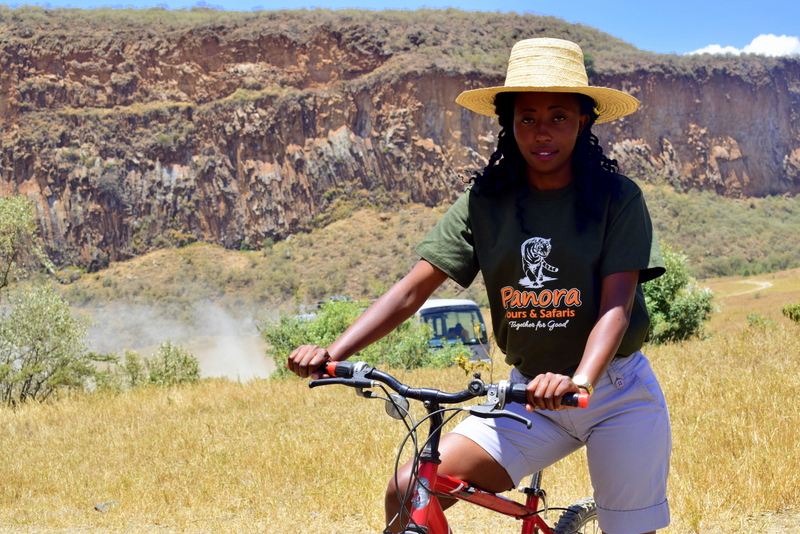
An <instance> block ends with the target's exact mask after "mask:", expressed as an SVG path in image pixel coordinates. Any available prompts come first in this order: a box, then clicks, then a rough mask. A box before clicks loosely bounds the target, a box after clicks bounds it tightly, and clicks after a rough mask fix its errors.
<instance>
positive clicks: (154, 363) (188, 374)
mask: <svg viewBox="0 0 800 534" xmlns="http://www.w3.org/2000/svg"><path fill="white" fill-rule="evenodd" d="M146 365H147V369H148V371H149V374H150V383H151V384H158V385H174V384H182V383H186V382H195V381H197V379H199V378H200V364H199V363H198V361H197V358H195V357H194V356H193V355H192V354H191V353H190V352H189V351H187V350H186V349H184V348H182V347H180V346H176V345H173V344H172V342H171V341H170V340H167V341H165V342H163V343H161V345H159V346H158V350H157V351H156V353H155V354H153V357H152V359H150V360H147V363H146ZM126 366H127V368H126V371H128V372H130V371H132V370H133V369H136V372H137V373H138V370H139V366H138V364H137V363H136V362H134V361H129V360H128V359H127V358H126ZM137 376H139V375H138V374H137Z"/></svg>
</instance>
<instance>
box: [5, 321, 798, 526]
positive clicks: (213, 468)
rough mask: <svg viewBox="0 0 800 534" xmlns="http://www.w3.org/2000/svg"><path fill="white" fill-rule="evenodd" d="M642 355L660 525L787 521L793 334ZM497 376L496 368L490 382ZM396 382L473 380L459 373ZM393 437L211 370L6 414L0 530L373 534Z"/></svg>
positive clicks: (794, 466) (349, 399)
mask: <svg viewBox="0 0 800 534" xmlns="http://www.w3.org/2000/svg"><path fill="white" fill-rule="evenodd" d="M648 352H649V355H650V357H651V360H653V362H654V366H655V368H656V370H657V372H658V374H659V376H660V378H661V381H662V384H663V387H664V390H665V393H666V395H667V397H668V400H669V402H670V408H671V414H672V422H673V431H674V453H673V469H672V475H671V482H670V499H671V503H672V511H673V525H672V526H671V527H670V528H669V529H667V530H666V531H665V532H669V533H684V532H720V533H722V532H724V533H728V532H730V533H734V532H735V533H738V532H767V531H769V532H792V531H793V530H792V528H793V527H792V528H789V529H788V530H766V529H767V527H768V526H769V525H774V524H775V518H776V517H779V518H783V517H791V516H787V515H786V514H783V515H778V516H775V515H765V514H772V513H774V512H778V511H782V510H786V509H787V508H788V509H791V508H792V507H797V506H798V503H800V487H799V486H798V484H797V483H796V480H795V479H796V475H797V473H800V430H798V429H800V411H799V409H798V402H799V401H800V398H798V397H800V395H798V393H797V388H796V387H794V386H793V385H792V380H793V379H792V378H791V375H792V374H793V373H795V372H796V371H795V370H796V369H797V368H798V367H799V366H800V361H798V360H800V328H797V327H794V326H792V327H784V326H779V327H776V328H769V329H765V330H763V331H760V330H754V329H751V328H742V329H740V330H739V331H736V332H731V333H729V334H728V335H725V336H717V337H714V338H711V339H708V340H705V341H693V342H689V343H684V344H681V345H675V346H668V347H660V348H656V347H653V348H651V349H650V350H649V351H648ZM506 371H507V370H506V369H505V367H504V365H503V364H497V365H496V369H495V371H494V372H495V376H494V378H495V379H497V378H501V377H502V376H503V375H504V374H505V372H506ZM787 373H788V376H789V378H787ZM400 376H402V377H403V379H405V380H406V381H407V382H409V383H411V384H415V385H426V386H432V387H441V388H445V389H460V388H462V387H463V386H464V385H465V384H466V377H465V376H464V373H463V371H461V370H460V369H449V370H446V371H415V372H411V373H400ZM402 435H403V428H402V424H401V423H400V422H398V421H395V420H393V419H389V418H388V417H386V416H385V415H384V412H383V407H382V405H381V403H379V402H368V401H366V400H364V399H361V398H359V397H356V396H355V395H354V393H353V391H352V390H347V389H344V388H341V387H328V388H320V389H314V390H309V389H308V388H307V386H306V384H305V382H304V381H302V380H299V379H297V380H287V381H263V380H256V381H251V382H249V383H246V384H240V383H236V382H231V381H227V380H222V379H208V380H204V381H202V382H201V383H199V384H196V385H192V386H188V387H181V388H175V389H157V388H151V389H142V390H137V391H131V392H127V393H124V394H118V395H105V394H103V395H101V394H95V395H85V396H76V397H72V398H65V399H61V400H60V401H57V402H53V403H49V404H45V405H38V404H30V405H25V406H22V407H21V408H19V409H18V410H16V411H14V410H11V409H8V408H2V409H0V481H2V484H0V532H21V533H39V532H64V533H73V532H98V533H105V532H109V533H111V532H113V533H116V532H126V533H128V532H129V533H140V532H159V533H179V532H220V533H250V532H269V533H296V532H301V531H302V532H308V533H312V534H313V533H320V534H321V533H326V534H327V533H339V532H341V533H345V532H348V533H352V532H380V531H381V528H382V526H383V525H382V511H381V509H382V504H381V503H382V495H383V489H384V487H385V483H386V481H387V480H388V477H389V476H390V474H391V466H392V464H393V461H394V455H395V452H396V445H397V443H398V442H399V440H400V439H401V437H402ZM584 462H585V460H584V458H583V456H582V455H581V454H577V455H574V456H573V457H570V458H568V459H567V460H565V461H564V462H561V463H560V464H558V465H556V466H554V467H552V468H551V469H550V470H548V471H547V472H546V473H545V482H546V484H545V487H546V488H547V489H548V491H549V495H550V496H551V499H552V504H553V505H556V506H557V505H566V504H568V503H569V502H572V501H574V500H576V499H577V498H579V497H581V496H584V495H587V494H589V493H590V485H589V482H588V479H587V476H586V472H585V465H584ZM510 495H511V496H512V497H514V496H515V495H516V493H515V492H514V493H511V494H510ZM101 503H106V506H107V510H106V511H105V512H98V511H97V510H95V508H94V506H95V505H98V504H101ZM553 515H555V514H553ZM450 517H451V519H452V522H453V525H454V528H455V529H456V531H458V532H484V531H489V530H492V529H497V528H499V529H503V531H505V532H513V531H515V530H516V528H517V527H516V524H515V521H514V520H509V519H506V518H502V517H498V516H495V515H493V514H491V513H489V512H487V511H483V510H481V509H478V508H477V507H474V506H471V505H464V504H462V505H459V506H458V507H456V508H455V509H454V510H453V511H452V513H451V514H450ZM794 526H796V524H795V525H794Z"/></svg>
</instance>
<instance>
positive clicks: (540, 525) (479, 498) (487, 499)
mask: <svg viewBox="0 0 800 534" xmlns="http://www.w3.org/2000/svg"><path fill="white" fill-rule="evenodd" d="M427 408H428V413H429V414H430V417H431V422H430V425H431V433H430V435H429V437H428V441H427V443H426V445H425V447H424V449H423V451H422V453H421V454H420V456H419V460H418V463H417V472H416V477H415V478H416V480H415V485H414V491H413V494H412V497H411V502H410V507H411V512H410V516H411V521H410V522H409V524H408V525H404V526H405V532H407V533H410V532H411V533H413V532H420V529H419V527H423V529H424V530H422V532H426V533H427V534H449V533H450V527H449V525H448V524H447V519H446V518H445V515H444V511H443V510H442V507H441V505H440V504H439V500H438V497H446V498H451V499H459V500H462V501H469V502H471V503H473V504H477V505H478V506H482V507H484V508H487V509H489V510H492V511H494V512H497V513H500V514H503V515H507V516H510V517H514V518H516V519H519V520H521V521H522V530H521V534H535V533H539V532H541V533H543V534H553V530H552V529H551V528H550V526H549V525H548V524H547V523H545V521H544V519H542V518H541V517H540V516H539V512H540V510H539V500H540V499H542V500H543V499H544V497H545V492H544V490H542V489H540V488H539V483H540V482H541V472H540V473H536V474H534V475H533V477H532V478H531V484H530V487H528V488H525V489H524V490H522V491H523V492H524V493H525V494H526V497H525V504H521V503H518V502H517V501H513V500H511V499H508V498H506V497H503V496H502V495H497V494H496V493H490V492H488V491H484V490H482V489H480V488H476V487H475V486H472V485H470V484H468V483H467V482H464V481H463V480H459V479H457V478H453V477H451V476H447V475H441V474H439V452H438V450H439V438H440V432H441V428H442V427H441V423H442V421H441V419H442V416H441V413H440V412H438V409H439V407H438V405H435V404H430V405H428V406H427Z"/></svg>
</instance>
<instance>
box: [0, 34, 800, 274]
mask: <svg viewBox="0 0 800 534" xmlns="http://www.w3.org/2000/svg"><path fill="white" fill-rule="evenodd" d="M96 30H97V31H94V32H91V31H90V32H88V37H82V38H80V39H77V38H72V37H71V34H69V33H68V32H66V30H64V31H60V30H57V29H56V30H53V29H52V28H51V29H50V30H49V31H47V32H43V31H41V30H37V28H36V27H35V26H31V25H30V24H27V25H26V24H16V25H14V24H7V25H6V26H5V31H6V33H5V35H6V38H5V39H4V40H2V41H0V128H1V129H0V132H1V133H2V156H0V157H2V161H0V194H2V195H10V194H24V195H26V196H27V197H28V198H30V199H32V200H33V201H34V202H35V204H36V206H37V211H38V216H39V220H40V223H41V226H42V231H43V235H44V237H45V240H46V242H47V243H48V244H49V246H50V247H51V249H52V252H53V255H54V257H55V258H56V260H57V261H58V262H59V263H62V264H76V265H82V266H88V267H90V268H91V267H100V266H103V265H104V264H106V263H107V262H108V261H109V260H112V261H113V260H119V259H124V258H126V257H130V256H131V255H134V254H137V253H140V252H143V251H145V250H147V249H148V248H149V247H152V246H157V245H158V244H159V243H160V242H162V241H169V242H172V243H180V242H184V241H187V240H189V241H190V240H194V239H201V240H204V241H209V242H213V243H219V244H222V245H224V246H226V247H231V248H232V247H237V248H238V247H240V246H243V245H245V246H259V245H260V244H261V243H262V242H263V241H264V240H265V239H267V238H271V239H280V238H282V237H285V236H287V235H288V234H290V233H292V232H295V231H297V230H299V229H302V228H303V227H306V226H307V225H308V224H309V223H310V222H311V221H312V219H313V218H314V217H315V216H317V215H318V214H319V213H321V212H322V211H323V210H325V208H327V207H328V206H329V205H330V204H331V202H333V201H335V199H336V198H337V197H339V196H342V195H350V194H353V193H356V192H358V193H359V194H364V195H368V196H372V197H375V198H378V197H382V196H383V197H387V196H388V197H390V198H391V199H393V200H394V201H403V200H410V201H414V202H423V203H425V204H428V205H433V204H436V203H439V202H441V201H446V200H452V199H454V198H455V197H456V195H457V194H458V192H459V191H460V190H462V189H463V185H462V184H461V182H460V179H461V178H463V177H465V176H467V175H468V173H469V171H471V170H473V169H476V168H479V167H481V166H482V165H484V164H485V162H486V159H487V157H488V155H489V154H490V153H491V152H492V150H493V148H494V146H495V143H496V137H495V136H496V131H497V129H496V126H495V124H494V121H493V120H492V119H489V118H485V117H481V116H477V115H474V114H472V113H471V112H468V111H466V110H462V109H461V108H460V107H458V106H456V104H455V103H454V101H455V98H456V96H457V95H458V94H459V93H460V92H461V91H463V90H465V89H470V88H475V87H481V86H486V85H496V84H502V75H498V73H493V74H492V75H486V76H482V75H476V74H473V73H470V72H460V71H457V70H453V69H449V68H443V67H442V66H440V65H436V64H435V62H434V64H431V63H428V64H425V65H423V66H420V64H419V62H417V63H413V64H412V63H410V62H409V61H408V60H407V58H408V57H415V56H414V49H413V47H411V48H410V49H409V50H397V49H396V48H394V49H393V48H392V47H390V46H388V45H386V43H384V42H382V41H381V39H380V38H379V36H380V32H376V31H375V30H374V29H372V28H368V27H366V26H364V25H363V24H360V23H352V24H350V25H345V26H342V27H338V28H337V29H335V30H334V29H331V27H330V26H326V25H319V26H316V27H307V28H303V29H302V31H300V30H298V31H296V32H290V31H286V30H285V29H282V30H280V31H278V30H272V29H270V26H269V25H268V24H267V25H264V24H263V23H262V24H260V25H257V26H254V25H249V24H248V23H246V22H245V23H236V24H228V25H226V24H219V25H204V26H202V27H188V28H183V29H173V30H171V31H169V32H156V31H152V30H149V29H147V27H135V28H132V29H130V28H129V29H127V30H125V31H122V30H119V31H109V30H103V31H101V30H99V29H96ZM376 35H378V37H376ZM412 36H413V35H412ZM410 41H411V42H412V43H413V39H410ZM506 54H507V51H503V55H506ZM798 80H800V63H798V61H797V60H781V61H777V62H775V61H773V62H771V63H770V64H769V65H766V64H764V65H762V64H760V63H757V62H756V63H753V65H751V66H749V67H746V68H744V67H743V68H742V69H739V70H737V69H731V68H724V69H716V70H713V71H712V70H711V69H705V70H697V69H695V70H693V71H690V72H679V71H678V69H674V68H672V67H669V66H667V67H663V68H652V67H650V68H648V69H630V71H629V72H614V73H609V74H605V75H604V74H603V73H602V72H601V73H600V74H599V75H598V76H597V77H596V78H595V80H594V82H593V83H595V84H596V85H608V86H611V87H616V88H621V89H624V90H627V91H629V92H631V93H632V94H634V95H635V96H637V97H638V98H639V99H640V100H642V101H643V103H644V106H643V108H642V109H641V111H639V112H637V113H636V114H635V115H633V116H631V117H629V118H626V119H623V120H621V121H618V122H617V123H612V124H611V125H601V126H598V127H596V130H595V131H596V133H597V134H598V136H599V137H600V138H601V141H603V142H604V144H605V145H606V146H607V148H608V149H611V150H612V154H613V155H614V156H615V157H617V158H618V159H619V161H620V163H621V165H622V167H623V168H624V169H625V171H626V172H627V173H628V174H630V175H632V176H638V177H640V178H643V179H667V180H669V181H670V182H673V183H679V184H682V185H683V186H684V187H685V188H697V189H710V190H713V191H716V192H718V193H719V194H723V195H731V196H762V195H771V194H783V193H790V194H797V193H798V192H800V125H799V124H800V122H798V120H797V119H798V110H799V109H800V87H798Z"/></svg>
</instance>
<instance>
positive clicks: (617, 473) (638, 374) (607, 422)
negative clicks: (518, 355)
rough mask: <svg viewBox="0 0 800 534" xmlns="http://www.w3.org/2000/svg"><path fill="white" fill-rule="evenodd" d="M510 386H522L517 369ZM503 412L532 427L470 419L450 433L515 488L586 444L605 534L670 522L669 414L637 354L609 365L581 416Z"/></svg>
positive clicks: (632, 533) (627, 533) (629, 533)
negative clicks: (477, 450)
mask: <svg viewBox="0 0 800 534" xmlns="http://www.w3.org/2000/svg"><path fill="white" fill-rule="evenodd" d="M511 380H512V381H513V382H522V383H524V382H526V381H527V380H526V379H525V378H524V377H523V376H522V375H521V374H520V373H519V372H517V371H516V369H515V370H513V371H512V373H511ZM505 409H506V410H511V411H515V412H517V413H519V414H520V415H522V416H524V417H526V418H527V419H530V420H531V422H532V423H533V426H532V427H531V429H530V430H528V429H527V428H525V426H524V425H523V424H521V423H518V422H516V421H513V420H511V419H509V418H507V417H503V418H500V419H481V418H479V417H475V416H470V417H468V418H466V419H465V420H464V421H463V422H462V423H460V424H459V425H458V426H457V427H456V428H455V429H454V430H453V432H456V433H458V434H461V435H463V436H466V437H467V438H469V439H471V440H472V441H474V442H475V443H477V444H478V445H480V446H481V447H482V448H483V449H485V450H486V451H487V452H488V453H489V454H490V455H492V457H493V458H494V459H495V460H497V462H498V463H500V464H501V465H502V466H503V467H504V468H505V469H506V471H508V474H509V476H510V477H511V479H512V480H513V481H514V484H515V485H517V484H519V483H520V481H521V480H522V479H523V478H524V477H525V476H527V475H530V474H532V473H535V472H537V471H541V470H542V469H544V468H545V467H547V466H549V465H552V464H554V463H555V462H557V461H558V460H560V459H561V458H563V457H565V456H567V455H569V454H570V453H572V452H575V451H576V450H578V449H579V448H581V447H583V446H584V445H585V446H586V454H587V457H588V461H589V473H590V475H591V479H592V486H593V487H594V499H595V502H596V503H597V515H598V523H599V526H600V528H601V529H602V530H603V531H604V532H609V533H612V534H639V533H642V532H649V531H651V530H658V529H660V528H664V527H666V526H667V525H668V524H669V505H668V504H667V473H668V471H669V457H670V451H671V449H672V438H671V432H670V425H669V414H668V412H667V405H666V402H665V401H664V395H663V393H662V392H661V387H660V386H659V385H658V381H657V380H656V378H655V375H654V374H653V371H652V369H651V368H650V362H649V361H648V360H647V358H645V356H644V355H643V354H642V353H640V352H637V353H635V354H633V355H631V356H629V357H628V358H618V359H615V360H613V361H612V362H611V364H610V365H609V368H608V371H607V372H606V373H605V375H604V376H603V377H602V379H601V380H600V381H599V382H598V383H597V384H596V386H595V390H594V394H593V395H592V398H591V402H590V405H589V408H587V409H585V410H582V409H569V410H560V411H557V412H550V411H542V410H536V411H534V412H532V413H531V412H527V411H525V407H524V406H522V405H519V404H510V405H508V406H506V408H505Z"/></svg>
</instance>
